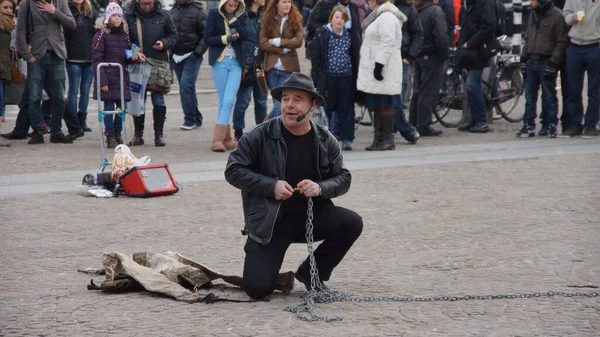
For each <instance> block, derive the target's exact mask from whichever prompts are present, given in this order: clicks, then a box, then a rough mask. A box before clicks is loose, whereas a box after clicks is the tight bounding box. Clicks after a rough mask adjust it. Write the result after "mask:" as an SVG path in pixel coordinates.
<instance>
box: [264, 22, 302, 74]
mask: <svg viewBox="0 0 600 337" xmlns="http://www.w3.org/2000/svg"><path fill="white" fill-rule="evenodd" d="M264 19H265V18H263V24H262V28H261V30H260V49H261V50H262V51H263V52H264V53H265V60H264V65H263V69H264V70H265V72H266V71H269V70H271V69H273V66H274V65H275V63H277V59H278V58H281V64H282V65H283V67H284V68H285V70H286V71H288V72H299V71H300V61H299V60H298V52H297V51H296V49H297V48H300V47H302V41H303V39H304V30H303V29H302V27H301V26H299V27H291V26H290V21H289V20H288V21H286V22H285V23H284V24H283V30H282V33H281V34H280V33H279V32H280V30H279V27H280V26H281V18H277V19H276V20H271V21H269V22H268V21H265V20H264ZM278 37H279V38H281V45H280V46H279V47H274V46H271V44H270V43H269V39H274V38H278ZM284 48H288V49H291V51H290V52H288V53H286V54H284V53H283V49H284Z"/></svg>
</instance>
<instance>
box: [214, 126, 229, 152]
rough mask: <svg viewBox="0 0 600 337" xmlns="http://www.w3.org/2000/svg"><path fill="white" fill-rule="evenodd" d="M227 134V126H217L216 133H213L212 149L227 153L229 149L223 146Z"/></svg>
mask: <svg viewBox="0 0 600 337" xmlns="http://www.w3.org/2000/svg"><path fill="white" fill-rule="evenodd" d="M226 132H227V125H221V124H217V125H215V132H214V133H213V140H212V148H211V150H213V151H214V152H225V151H226V150H227V149H226V148H225V145H223V140H224V139H225V133H226Z"/></svg>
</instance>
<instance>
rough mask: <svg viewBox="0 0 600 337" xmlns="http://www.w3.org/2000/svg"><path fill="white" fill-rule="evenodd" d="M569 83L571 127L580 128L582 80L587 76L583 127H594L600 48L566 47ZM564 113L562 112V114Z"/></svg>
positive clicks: (599, 105) (599, 112)
mask: <svg viewBox="0 0 600 337" xmlns="http://www.w3.org/2000/svg"><path fill="white" fill-rule="evenodd" d="M566 54H567V76H568V80H569V81H568V82H569V98H568V108H569V114H570V120H571V126H574V127H578V128H580V127H581V122H582V121H583V79H584V77H585V72H586V71H587V75H588V106H587V111H586V113H585V125H588V126H592V127H596V125H597V124H598V121H599V120H600V90H598V88H600V48H599V47H598V45H596V46H576V45H573V44H571V45H569V47H567V53H566ZM563 113H564V112H563Z"/></svg>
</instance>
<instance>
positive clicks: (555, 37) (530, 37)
mask: <svg viewBox="0 0 600 337" xmlns="http://www.w3.org/2000/svg"><path fill="white" fill-rule="evenodd" d="M531 12H532V13H531V18H530V19H529V23H528V24H527V35H526V36H527V37H526V38H525V45H524V46H523V50H522V52H521V56H523V57H526V58H527V59H531V60H547V61H548V62H549V64H550V65H552V66H553V67H554V68H555V69H558V65H560V64H561V62H562V61H563V59H564V57H565V50H566V49H567V46H568V44H569V36H568V33H569V26H567V24H566V23H565V21H564V19H563V16H562V13H561V11H560V9H558V8H556V7H554V4H552V2H548V4H547V5H546V6H545V7H544V8H539V7H538V8H536V9H534V10H532V11H531Z"/></svg>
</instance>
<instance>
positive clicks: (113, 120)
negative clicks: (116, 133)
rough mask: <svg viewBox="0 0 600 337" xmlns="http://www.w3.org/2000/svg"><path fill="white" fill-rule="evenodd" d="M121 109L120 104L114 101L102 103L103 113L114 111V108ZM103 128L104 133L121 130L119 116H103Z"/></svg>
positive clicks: (121, 124) (121, 122) (121, 123)
mask: <svg viewBox="0 0 600 337" xmlns="http://www.w3.org/2000/svg"><path fill="white" fill-rule="evenodd" d="M115 105H116V108H121V102H120V101H118V102H115V101H104V111H115V110H116V108H115ZM104 128H105V129H106V131H110V130H112V129H115V128H117V129H122V128H123V121H122V120H121V116H119V115H105V116H104Z"/></svg>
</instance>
